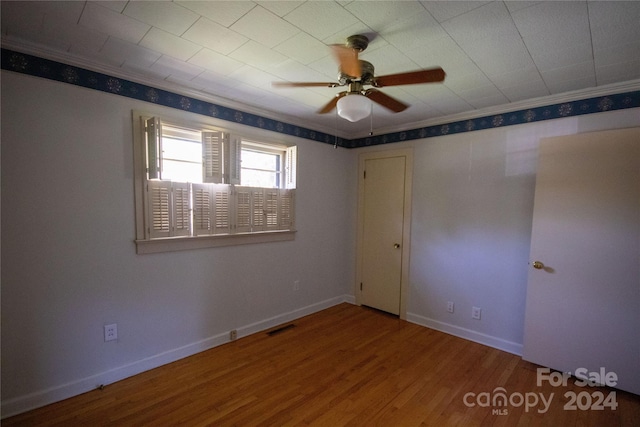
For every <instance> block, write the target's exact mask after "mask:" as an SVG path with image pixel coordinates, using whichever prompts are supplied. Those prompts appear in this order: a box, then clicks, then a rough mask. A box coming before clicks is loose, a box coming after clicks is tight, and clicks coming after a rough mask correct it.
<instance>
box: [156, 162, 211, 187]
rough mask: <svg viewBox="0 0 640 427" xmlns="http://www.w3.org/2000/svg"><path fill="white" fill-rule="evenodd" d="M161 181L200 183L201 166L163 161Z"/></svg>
mask: <svg viewBox="0 0 640 427" xmlns="http://www.w3.org/2000/svg"><path fill="white" fill-rule="evenodd" d="M162 167H163V169H162V179H163V180H171V181H174V182H193V183H201V182H202V165H200V164H194V163H188V162H181V161H175V160H168V159H164V160H163V162H162Z"/></svg>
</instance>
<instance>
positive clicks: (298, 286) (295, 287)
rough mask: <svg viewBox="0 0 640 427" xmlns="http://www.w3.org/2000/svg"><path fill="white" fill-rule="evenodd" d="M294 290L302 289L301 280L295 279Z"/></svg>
mask: <svg viewBox="0 0 640 427" xmlns="http://www.w3.org/2000/svg"><path fill="white" fill-rule="evenodd" d="M293 290H294V291H299V290H300V280H295V281H294V282H293Z"/></svg>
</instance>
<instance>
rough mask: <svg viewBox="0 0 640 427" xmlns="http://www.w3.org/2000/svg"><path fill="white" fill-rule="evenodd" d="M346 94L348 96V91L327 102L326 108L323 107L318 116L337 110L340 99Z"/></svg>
mask: <svg viewBox="0 0 640 427" xmlns="http://www.w3.org/2000/svg"><path fill="white" fill-rule="evenodd" d="M346 94H347V92H346V91H344V92H340V93H337V94H336V96H334V97H333V98H331V101H329V102H327V104H326V105H325V106H324V107H322V108H321V109H320V110H318V114H326V113H328V112H329V111H331V110H333V109H334V108H336V104H337V103H338V100H339V99H340V98H342V97H343V96H345V95H346Z"/></svg>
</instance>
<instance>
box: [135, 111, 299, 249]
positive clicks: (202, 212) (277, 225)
mask: <svg viewBox="0 0 640 427" xmlns="http://www.w3.org/2000/svg"><path fill="white" fill-rule="evenodd" d="M132 120H133V130H134V161H135V168H134V182H135V202H136V203H135V208H136V212H135V213H136V239H135V243H136V252H137V253H138V254H145V253H157V252H170V251H178V250H187V249H201V248H209V247H219V246H230V245H239V244H250V243H266V242H279V241H289V240H294V238H295V232H296V230H295V181H296V177H295V173H296V170H295V164H296V158H297V148H296V146H295V145H292V146H289V145H288V144H283V143H282V142H280V141H272V140H267V139H265V138H262V137H258V138H256V137H251V138H243V137H242V134H243V132H242V131H235V130H234V131H229V130H226V129H223V128H221V127H219V126H216V125H214V124H209V123H203V122H193V121H189V120H185V119H175V118H171V117H166V118H165V117H162V116H158V115H156V114H150V113H144V112H139V111H133V118H132ZM163 122H164V123H167V124H169V125H171V126H177V127H182V128H186V129H199V130H202V132H203V141H204V139H205V138H208V137H211V138H212V142H216V143H217V144H219V145H218V146H216V147H215V149H216V150H220V151H221V152H223V153H224V154H225V155H224V156H223V157H222V159H219V160H220V161H221V162H222V163H220V162H219V163H217V164H209V165H207V164H206V161H205V160H206V156H205V154H204V153H203V183H180V182H171V181H168V180H167V181H162V180H159V179H153V176H156V177H160V176H161V164H162V163H161V148H160V138H161V135H162V130H161V126H162V123H163ZM147 123H150V125H149V131H150V132H149V133H147V129H146V128H147ZM148 135H150V136H149V137H150V138H151V140H152V145H153V146H154V147H155V156H154V153H153V151H154V150H153V149H152V150H150V151H151V156H148V151H147V144H148V142H147V137H148ZM154 135H155V138H156V140H155V141H153V138H154ZM243 139H246V140H247V141H252V142H253V141H260V143H259V144H260V145H263V146H274V147H277V149H278V150H280V149H284V151H285V153H286V154H285V156H284V164H283V165H282V167H281V169H282V175H283V177H282V183H281V188H258V187H243V186H240V185H239V184H240V178H241V177H240V170H241V168H240V154H241V141H242V140H243ZM263 141H264V142H263ZM205 149H210V147H205V146H204V145H203V152H204V150H205ZM247 195H248V198H247ZM216 200H217V202H216ZM154 203H155V204H154ZM246 203H248V204H246ZM158 206H162V207H163V208H164V210H160V211H158V209H156V208H157V207H158ZM243 214H244V215H245V216H244V217H243V216H242V215H243ZM242 219H244V220H245V221H244V222H242V221H241V220H242Z"/></svg>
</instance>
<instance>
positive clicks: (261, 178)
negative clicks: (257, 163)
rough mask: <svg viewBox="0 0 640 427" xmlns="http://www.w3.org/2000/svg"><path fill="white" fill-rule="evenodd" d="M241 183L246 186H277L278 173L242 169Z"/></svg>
mask: <svg viewBox="0 0 640 427" xmlns="http://www.w3.org/2000/svg"><path fill="white" fill-rule="evenodd" d="M242 185H246V186H248V187H266V188H278V174H277V173H275V172H267V171H259V170H255V169H242Z"/></svg>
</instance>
